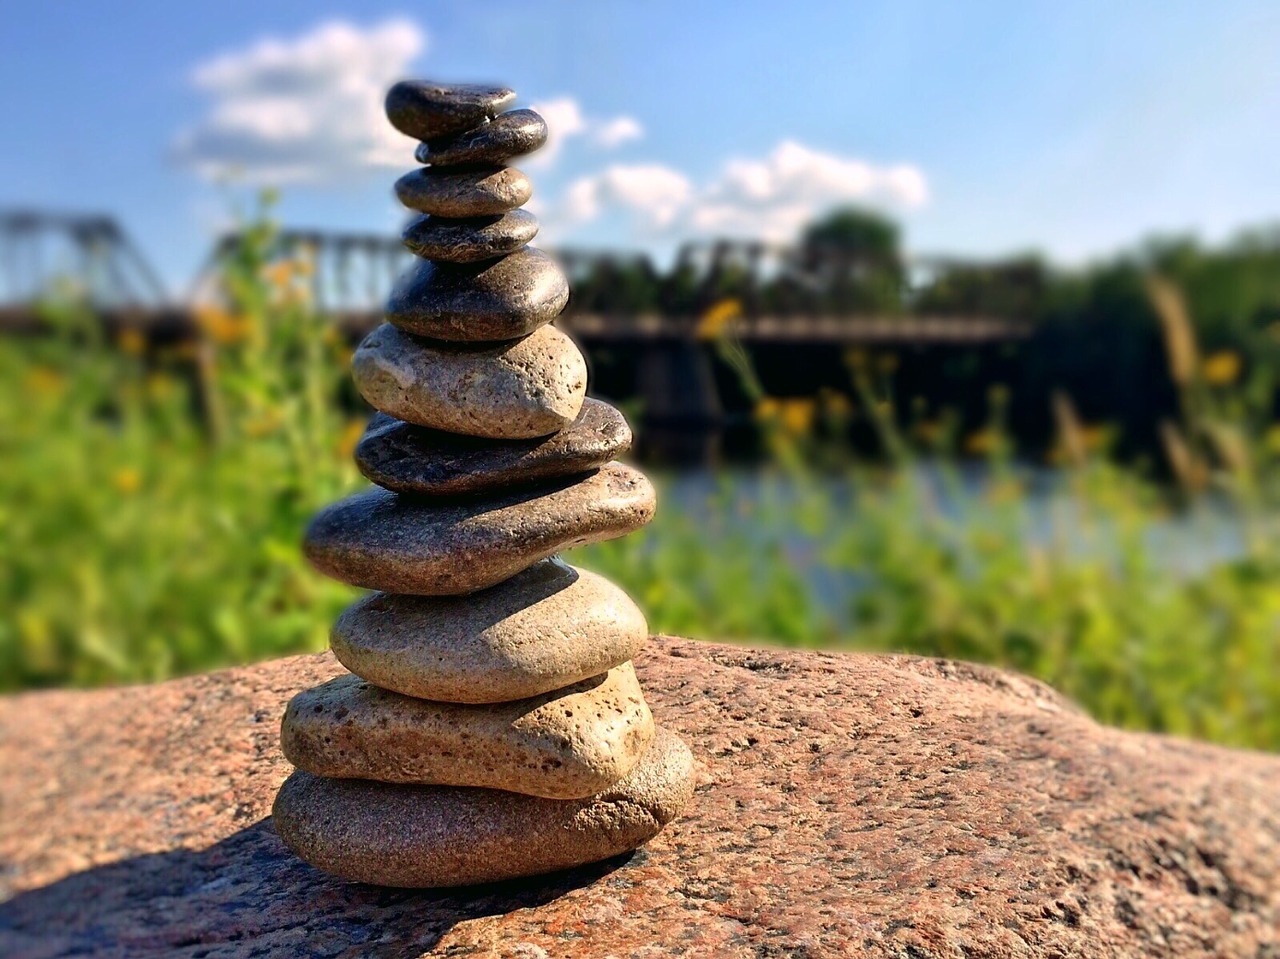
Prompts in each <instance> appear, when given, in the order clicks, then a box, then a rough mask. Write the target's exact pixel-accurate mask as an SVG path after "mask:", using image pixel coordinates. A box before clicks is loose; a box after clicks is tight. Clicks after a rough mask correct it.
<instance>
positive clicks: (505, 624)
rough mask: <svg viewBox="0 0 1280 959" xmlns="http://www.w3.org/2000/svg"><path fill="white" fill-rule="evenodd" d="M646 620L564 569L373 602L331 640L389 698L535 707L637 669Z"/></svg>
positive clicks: (598, 583) (551, 565)
mask: <svg viewBox="0 0 1280 959" xmlns="http://www.w3.org/2000/svg"><path fill="white" fill-rule="evenodd" d="M647 636H648V629H647V627H646V625H645V619H644V614H642V613H641V612H640V610H639V609H638V608H637V607H636V604H635V603H633V602H632V601H631V599H630V597H628V596H627V594H626V593H624V592H623V591H622V590H621V589H619V588H618V587H617V586H615V585H613V583H611V582H609V581H608V580H607V579H605V578H604V577H603V576H598V575H596V574H595V573H592V572H590V571H589V570H585V569H575V568H574V567H572V566H569V565H568V564H566V563H562V562H560V561H559V560H557V559H544V560H542V561H541V562H538V563H534V564H533V565H532V566H531V567H529V568H528V569H526V570H525V571H524V572H523V573H517V574H516V575H515V576H513V577H512V578H511V579H509V580H507V581H506V582H503V583H499V584H498V585H497V586H492V587H490V588H489V589H486V590H481V591H480V592H478V593H472V594H471V595H469V596H464V597H460V598H459V597H452V596H439V597H437V596H398V595H393V594H391V593H373V594H371V595H369V596H366V597H364V598H363V599H361V600H359V601H358V602H356V603H355V604H354V605H352V606H351V607H350V608H348V609H347V610H346V612H344V613H343V614H342V616H340V617H339V618H338V621H337V623H335V624H334V627H333V633H332V635H331V637H330V645H331V646H332V647H333V651H334V654H335V655H336V656H337V657H338V659H339V660H340V661H341V662H342V664H343V665H344V666H346V667H347V668H348V669H349V670H351V671H352V672H353V673H355V674H356V675H358V676H361V677H363V678H364V679H367V680H369V682H371V683H374V684H375V685H377V686H381V687H383V688H384V689H390V690H394V691H395V692H398V693H403V694H405V695H406V696H417V697H419V698H421V699H434V700H438V701H441V702H451V703H496V702H504V701H507V700H512V699H526V698H528V697H530V696H537V695H539V694H541V693H545V692H550V691H551V690H555V689H562V688H563V687H565V686H569V685H571V684H573V683H576V682H578V681H579V680H583V679H588V678H590V677H592V676H597V675H599V674H600V673H603V672H605V671H606V670H609V669H612V668H613V667H615V666H618V665H620V664H622V663H625V662H626V661H627V660H629V659H631V658H632V657H633V656H635V654H636V653H637V652H639V650H640V648H641V646H643V645H644V641H645V639H646V638H647Z"/></svg>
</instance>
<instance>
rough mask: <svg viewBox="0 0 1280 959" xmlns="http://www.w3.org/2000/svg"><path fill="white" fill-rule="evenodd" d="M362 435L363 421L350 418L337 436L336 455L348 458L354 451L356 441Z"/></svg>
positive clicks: (358, 440)
mask: <svg viewBox="0 0 1280 959" xmlns="http://www.w3.org/2000/svg"><path fill="white" fill-rule="evenodd" d="M363 435H364V422H363V421H362V420H352V421H351V422H349V423H348V424H347V425H346V427H345V428H344V429H343V430H342V435H341V436H339V437H338V455H339V456H340V457H342V458H343V459H350V458H351V457H352V456H353V455H354V454H355V451H356V443H358V442H360V437H361V436H363Z"/></svg>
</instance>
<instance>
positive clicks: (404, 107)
mask: <svg viewBox="0 0 1280 959" xmlns="http://www.w3.org/2000/svg"><path fill="white" fill-rule="evenodd" d="M515 100H516V94H515V91H514V90H509V89H507V88H506V87H491V86H483V85H480V84H474V83H433V82H431V81H430V80H401V81H400V82H399V83H397V84H396V85H395V86H393V87H392V88H391V89H390V90H388V91H387V100H386V110H387V119H388V120H390V121H391V125H392V126H394V127H395V128H396V129H397V130H399V131H400V132H401V133H404V134H407V135H408V136H411V137H413V138H414V139H415V140H433V139H435V138H436V137H442V136H447V135H448V134H451V133H460V132H462V131H464V130H469V129H471V128H472V127H474V126H476V125H478V124H481V123H483V122H484V121H485V120H488V119H490V118H491V117H495V116H497V115H498V114H499V113H501V112H502V111H503V110H505V109H507V107H509V106H511V104H513V103H515Z"/></svg>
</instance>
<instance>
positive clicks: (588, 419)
mask: <svg viewBox="0 0 1280 959" xmlns="http://www.w3.org/2000/svg"><path fill="white" fill-rule="evenodd" d="M630 446H631V429H630V427H628V426H627V421H626V419H625V418H624V417H623V415H622V414H621V413H619V412H618V411H617V410H615V409H614V408H613V407H612V406H610V405H609V404H608V403H602V402H601V401H600V400H595V399H591V398H590V397H588V398H587V399H586V400H585V401H584V402H583V404H582V411H581V412H580V413H579V414H578V418H577V419H576V420H574V421H573V423H571V424H570V425H569V426H567V427H565V428H564V429H562V430H561V431H560V432H558V433H553V434H552V435H550V436H547V437H544V438H542V439H535V440H509V441H495V440H485V439H480V438H479V437H472V436H461V435H459V434H457V433H445V432H442V431H440V430H433V429H428V428H426V427H423V426H415V425H413V424H411V423H405V422H402V421H401V420H398V419H395V418H394V417H391V416H387V415H386V414H384V413H378V414H377V415H375V416H374V417H373V419H371V420H370V421H369V426H368V428H367V429H366V430H365V432H364V436H362V437H361V438H360V442H359V443H358V444H356V454H355V455H356V465H358V466H359V467H360V472H362V473H363V474H364V475H365V476H366V477H368V478H369V479H370V480H371V481H372V482H374V483H377V484H378V485H379V486H383V487H385V488H387V489H389V490H393V491H395V492H398V493H418V494H426V495H434V496H460V495H468V494H474V493H480V492H483V491H485V490H491V489H496V488H506V489H514V488H518V487H521V486H530V485H535V484H537V483H540V482H544V481H546V480H550V479H556V478H558V477H561V476H573V475H576V474H579V473H586V472H588V471H590V470H593V469H596V468H598V467H600V466H603V465H604V464H605V463H607V462H609V461H610V460H612V459H616V458H617V457H618V456H620V455H622V454H623V453H624V452H626V451H627V449H628V448H629V447H630Z"/></svg>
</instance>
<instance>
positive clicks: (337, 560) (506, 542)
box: [303, 463, 656, 596]
mask: <svg viewBox="0 0 1280 959" xmlns="http://www.w3.org/2000/svg"><path fill="white" fill-rule="evenodd" d="M655 505H656V504H655V495H654V491H653V486H652V485H651V484H650V483H649V480H648V479H646V478H645V476H644V474H643V473H641V472H640V471H638V470H635V469H632V468H631V467H629V466H624V465H623V464H621V463H610V464H608V465H607V466H604V467H602V468H601V469H600V470H598V471H597V472H595V473H592V474H590V475H589V476H586V477H583V478H582V479H579V480H575V481H573V482H571V483H565V484H561V485H556V486H553V487H551V488H549V489H548V488H541V487H540V488H537V489H532V490H524V491H523V492H518V493H509V494H507V495H505V496H499V497H495V498H493V499H481V500H469V501H467V502H463V503H458V502H451V501H441V500H424V499H421V498H419V497H408V496H401V495H400V494H397V493H392V492H390V491H389V490H384V489H382V488H380V487H376V486H375V487H374V488H373V489H370V490H367V491H365V492H363V493H357V494H356V495H354V496H349V497H347V498H346V499H344V500H341V501H339V502H337V503H333V504H331V505H329V506H327V507H325V508H324V509H323V510H321V511H320V512H319V513H318V514H316V517H315V518H314V519H313V520H312V521H311V525H310V526H308V527H307V533H306V537H305V539H304V541H303V552H304V553H305V554H306V557H307V559H308V560H309V561H310V562H311V565H312V566H314V567H315V568H316V569H318V570H319V571H320V572H322V573H324V574H325V575H326V576H330V577H332V578H333V579H336V580H340V581H341V582H344V583H348V584H350V585H352V586H360V587H363V588H365V589H377V590H381V591H382V592H384V593H408V594H410V595H414V596H459V595H462V594H463V593H473V592H475V591H476V590H479V589H485V588H487V587H489V586H494V585H496V584H498V583H501V582H502V581H503V580H505V579H509V578H510V577H512V576H514V575H515V574H516V573H518V572H520V571H521V570H523V569H528V568H529V567H530V566H532V565H533V564H534V563H536V562H537V561H538V560H540V559H546V558H547V557H548V556H553V555H555V554H556V553H559V552H561V551H563V550H566V549H573V548H574V547H575V546H584V545H586V544H587V543H597V542H600V541H602V540H607V539H615V538H617V537H619V536H625V535H627V534H628V533H630V532H633V531H634V530H637V529H639V528H640V527H642V526H644V525H645V524H646V523H648V522H649V520H651V519H652V518H653V511H654V507H655Z"/></svg>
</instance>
